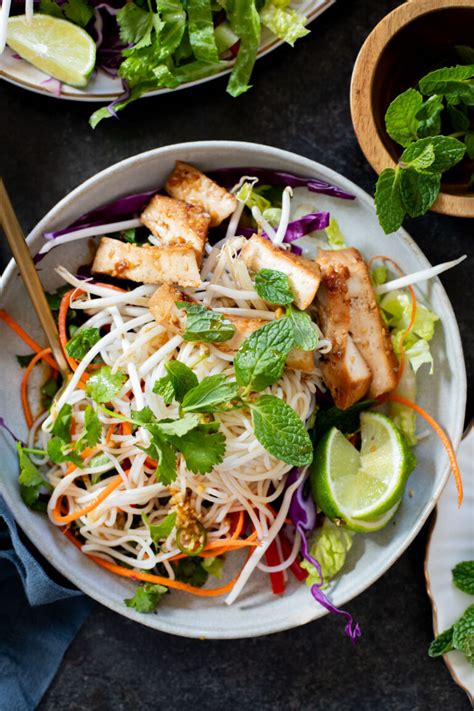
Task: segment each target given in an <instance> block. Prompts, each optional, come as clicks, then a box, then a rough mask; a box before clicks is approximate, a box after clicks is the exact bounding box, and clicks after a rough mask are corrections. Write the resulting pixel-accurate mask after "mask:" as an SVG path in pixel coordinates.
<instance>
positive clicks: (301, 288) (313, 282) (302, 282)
mask: <svg viewBox="0 0 474 711" xmlns="http://www.w3.org/2000/svg"><path fill="white" fill-rule="evenodd" d="M241 256H242V259H243V260H244V262H245V264H246V265H247V266H248V268H249V269H250V270H251V271H253V272H258V271H259V270H260V269H274V270H276V271H279V272H283V273H284V274H286V275H287V276H288V278H289V281H290V285H291V288H292V289H293V293H294V294H295V304H296V306H297V307H298V308H299V309H303V310H304V309H307V308H308V306H309V305H310V304H311V303H312V302H313V300H314V297H315V295H316V292H317V290H318V287H319V284H320V281H321V275H320V270H319V266H318V265H317V264H316V262H313V261H311V260H310V259H305V258H304V257H299V256H298V255H296V254H291V253H290V252H287V251H286V250H285V249H282V248H281V247H276V246H275V245H274V244H272V243H271V242H270V240H268V239H265V238H264V237H260V235H253V236H252V237H251V238H250V239H249V240H248V241H247V243H246V244H245V245H244V247H243V249H242V253H241Z"/></svg>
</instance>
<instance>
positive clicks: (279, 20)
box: [260, 0, 309, 47]
mask: <svg viewBox="0 0 474 711" xmlns="http://www.w3.org/2000/svg"><path fill="white" fill-rule="evenodd" d="M260 19H261V20H262V24H263V25H265V27H267V28H268V29H269V30H270V32H273V34H274V35H276V36H277V37H279V38H280V39H282V40H283V41H284V42H288V44H290V45H291V46H292V47H293V45H294V43H295V42H296V40H297V39H300V38H301V37H305V36H306V35H309V30H308V29H306V27H305V23H306V21H307V20H306V17H305V16H304V15H302V14H301V13H300V12H297V11H296V10H293V9H291V8H287V7H286V5H285V6H282V3H281V2H276V1H275V0H271V1H270V2H267V3H266V5H265V7H264V8H263V9H262V10H261V12H260Z"/></svg>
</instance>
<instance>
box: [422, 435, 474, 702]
mask: <svg viewBox="0 0 474 711" xmlns="http://www.w3.org/2000/svg"><path fill="white" fill-rule="evenodd" d="M458 462H459V466H460V468H461V473H462V476H463V484H464V501H463V504H462V506H461V509H460V510H458V508H457V492H456V486H455V484H454V480H453V479H449V480H448V483H447V484H446V487H445V489H444V491H443V493H442V494H441V496H440V498H439V501H438V506H437V507H436V520H435V523H434V525H433V529H432V531H431V535H430V539H429V541H428V547H427V550H426V560H425V577H426V588H427V590H428V594H429V596H430V598H431V604H432V606H433V630H434V634H435V635H437V634H439V633H440V632H443V631H444V630H445V629H448V627H451V625H452V624H453V623H454V622H456V620H458V619H459V618H460V617H461V615H462V614H463V612H464V610H465V609H466V607H468V605H472V604H473V603H474V598H473V597H472V595H467V594H466V593H464V592H462V591H461V590H459V589H458V588H457V587H456V586H455V585H453V582H452V575H451V571H452V569H453V568H454V566H455V565H456V564H457V563H460V562H461V561H462V560H474V429H471V431H470V433H469V434H468V435H467V437H466V439H465V440H464V441H463V442H462V444H461V446H460V448H459V452H458ZM443 659H444V661H445V663H446V666H447V667H448V669H449V671H450V672H451V675H452V677H453V679H454V680H455V682H456V683H457V684H459V686H460V687H462V688H463V689H464V690H465V692H466V693H467V695H468V696H469V698H470V700H471V703H473V704H474V667H473V666H472V665H471V664H469V663H468V662H467V661H466V658H465V657H464V655H463V654H461V652H457V651H452V652H449V654H445V655H444V657H443Z"/></svg>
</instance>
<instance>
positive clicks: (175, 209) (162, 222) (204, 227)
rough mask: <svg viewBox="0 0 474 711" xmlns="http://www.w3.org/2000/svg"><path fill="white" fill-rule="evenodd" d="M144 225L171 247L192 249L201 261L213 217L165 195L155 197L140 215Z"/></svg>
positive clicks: (195, 207) (193, 206)
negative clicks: (188, 247)
mask: <svg viewBox="0 0 474 711" xmlns="http://www.w3.org/2000/svg"><path fill="white" fill-rule="evenodd" d="M140 220H141V222H142V223H143V224H144V225H145V226H146V227H148V229H149V230H150V232H151V233H152V234H154V235H155V237H158V239H159V240H160V242H161V244H163V245H165V246H169V247H173V246H185V245H187V246H190V247H192V248H193V249H194V251H195V252H196V255H197V257H198V261H199V262H200V261H201V258H202V255H203V252H204V246H205V244H206V240H207V233H208V230H209V224H210V221H211V217H210V215H209V214H208V213H207V212H205V211H204V210H203V209H202V208H200V207H197V206H196V205H188V204H187V203H185V202H183V201H182V200H174V199H173V198H170V197H166V195H154V196H153V197H152V199H151V200H150V202H149V203H148V205H147V206H146V208H145V209H144V210H143V212H142V214H141V215H140Z"/></svg>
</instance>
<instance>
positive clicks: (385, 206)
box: [375, 168, 405, 235]
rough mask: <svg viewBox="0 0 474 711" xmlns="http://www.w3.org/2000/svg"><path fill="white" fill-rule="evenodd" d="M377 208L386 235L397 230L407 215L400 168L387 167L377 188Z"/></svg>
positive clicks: (381, 174) (380, 176)
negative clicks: (401, 186) (402, 195)
mask: <svg viewBox="0 0 474 711" xmlns="http://www.w3.org/2000/svg"><path fill="white" fill-rule="evenodd" d="M375 209H376V211H377V217H378V218H379V222H380V226H381V227H382V229H383V231H384V232H385V234H386V235H388V234H390V233H391V232H396V231H397V230H398V228H399V227H400V226H401V224H402V222H403V218H404V217H405V208H404V206H403V202H402V198H401V194H400V169H399V168H397V169H396V170H394V169H393V168H385V170H383V171H382V172H381V173H380V175H379V179H378V180H377V186H376V188H375Z"/></svg>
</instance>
